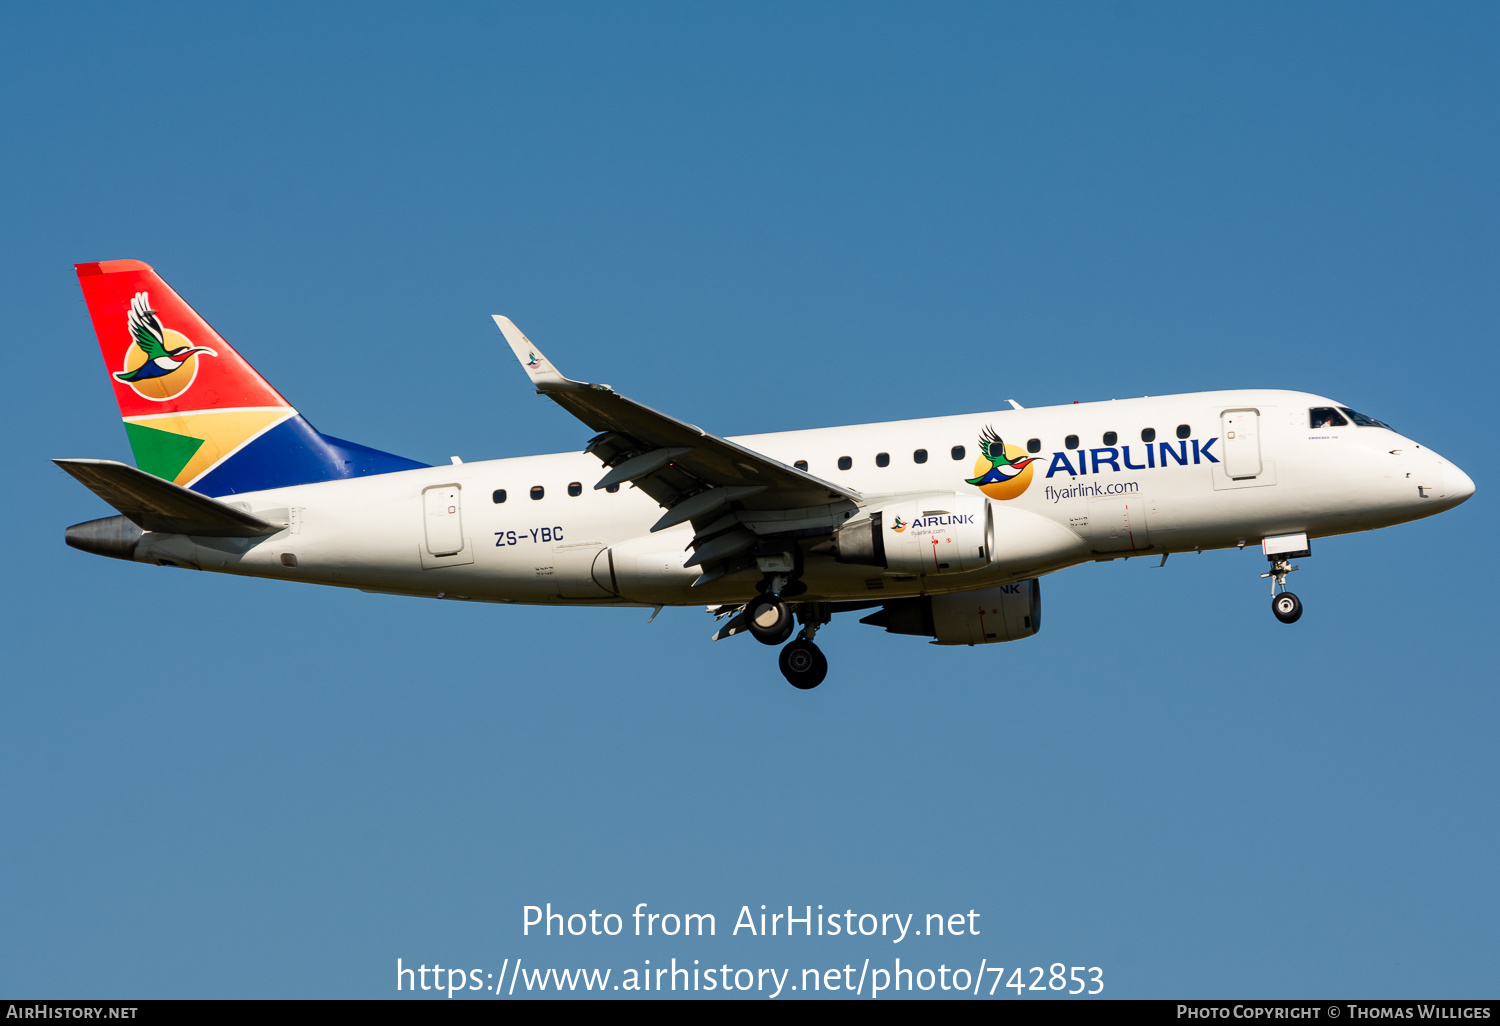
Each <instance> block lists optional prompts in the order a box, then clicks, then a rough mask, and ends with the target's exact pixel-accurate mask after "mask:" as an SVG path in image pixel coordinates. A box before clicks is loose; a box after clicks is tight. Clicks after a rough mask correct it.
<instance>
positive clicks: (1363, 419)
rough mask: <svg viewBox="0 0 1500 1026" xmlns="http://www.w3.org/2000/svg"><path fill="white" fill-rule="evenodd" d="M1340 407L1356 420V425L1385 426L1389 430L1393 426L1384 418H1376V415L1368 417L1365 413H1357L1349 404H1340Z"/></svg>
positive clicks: (1350, 417) (1351, 418)
mask: <svg viewBox="0 0 1500 1026" xmlns="http://www.w3.org/2000/svg"><path fill="white" fill-rule="evenodd" d="M1339 409H1341V410H1343V411H1344V412H1345V413H1347V414H1348V415H1349V419H1350V420H1352V421H1354V426H1355V427H1383V428H1385V429H1386V430H1387V431H1390V430H1392V428H1391V426H1390V425H1389V424H1387V423H1386V422H1385V421H1383V420H1376V419H1375V418H1374V417H1367V416H1365V415H1364V414H1363V413H1355V412H1354V411H1353V410H1351V409H1349V407H1347V406H1340V407H1339Z"/></svg>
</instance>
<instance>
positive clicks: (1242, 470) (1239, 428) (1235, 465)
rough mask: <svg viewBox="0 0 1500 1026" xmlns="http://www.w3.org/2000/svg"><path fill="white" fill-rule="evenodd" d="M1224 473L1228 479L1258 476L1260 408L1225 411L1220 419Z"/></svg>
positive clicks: (1259, 469) (1259, 465)
mask: <svg viewBox="0 0 1500 1026" xmlns="http://www.w3.org/2000/svg"><path fill="white" fill-rule="evenodd" d="M1220 426H1221V428H1222V430H1221V432H1220V435H1221V437H1222V438H1223V439H1224V450H1223V451H1224V473H1225V475H1226V476H1227V477H1229V478H1230V479H1231V480H1235V481H1241V480H1244V479H1246V478H1252V477H1259V476H1260V471H1261V464H1260V411H1259V410H1225V411H1224V413H1223V416H1222V417H1221V418H1220Z"/></svg>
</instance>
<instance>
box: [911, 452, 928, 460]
mask: <svg viewBox="0 0 1500 1026" xmlns="http://www.w3.org/2000/svg"><path fill="white" fill-rule="evenodd" d="M911 461H912V462H913V463H926V462H927V450H926V449H918V450H917V451H916V452H914V453H912V454H911Z"/></svg>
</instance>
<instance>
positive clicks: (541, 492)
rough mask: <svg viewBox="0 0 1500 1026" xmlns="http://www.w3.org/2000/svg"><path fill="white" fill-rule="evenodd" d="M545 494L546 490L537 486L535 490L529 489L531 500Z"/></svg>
mask: <svg viewBox="0 0 1500 1026" xmlns="http://www.w3.org/2000/svg"><path fill="white" fill-rule="evenodd" d="M546 494H547V492H546V490H545V489H544V488H543V487H542V486H541V485H537V486H536V487H535V488H533V489H531V497H532V498H533V499H540V498H541V497H542V496H543V495H546Z"/></svg>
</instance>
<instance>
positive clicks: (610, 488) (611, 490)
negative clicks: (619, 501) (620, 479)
mask: <svg viewBox="0 0 1500 1026" xmlns="http://www.w3.org/2000/svg"><path fill="white" fill-rule="evenodd" d="M604 490H605V491H606V492H609V493H610V494H611V495H613V494H614V493H615V492H618V491H619V490H620V486H619V485H617V484H612V485H605V486H604Z"/></svg>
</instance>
